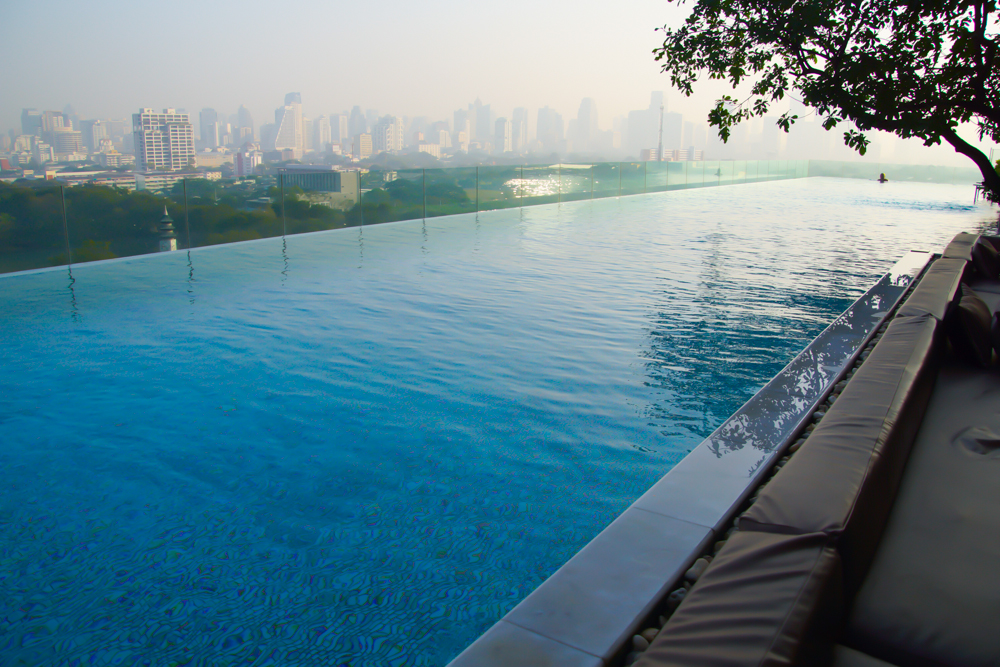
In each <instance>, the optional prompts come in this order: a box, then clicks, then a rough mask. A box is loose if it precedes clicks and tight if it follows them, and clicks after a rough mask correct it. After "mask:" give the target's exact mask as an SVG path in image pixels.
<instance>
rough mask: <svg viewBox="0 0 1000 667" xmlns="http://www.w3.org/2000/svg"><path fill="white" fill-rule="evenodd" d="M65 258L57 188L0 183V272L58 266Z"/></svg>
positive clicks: (63, 234)
mask: <svg viewBox="0 0 1000 667" xmlns="http://www.w3.org/2000/svg"><path fill="white" fill-rule="evenodd" d="M70 238H71V239H72V238H73V236H72V235H71V236H70ZM66 260H67V253H66V235H65V230H64V227H63V215H62V201H61V197H60V192H59V188H58V187H51V186H49V187H39V188H33V187H25V186H22V185H17V184H13V183H10V184H8V183H2V182H0V273H9V272H11V271H26V270H28V269H40V268H44V267H48V266H59V265H61V264H62V265H64V264H66Z"/></svg>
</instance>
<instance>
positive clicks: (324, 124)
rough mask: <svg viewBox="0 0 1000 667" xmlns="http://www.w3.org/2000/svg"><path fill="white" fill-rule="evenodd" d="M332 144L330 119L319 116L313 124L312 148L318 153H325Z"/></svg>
mask: <svg viewBox="0 0 1000 667" xmlns="http://www.w3.org/2000/svg"><path fill="white" fill-rule="evenodd" d="M332 143H333V132H332V130H331V128H330V119H329V118H327V117H326V116H320V117H319V118H317V119H316V120H315V121H314V122H313V147H314V148H315V149H316V150H318V151H326V150H327V148H328V147H329V146H330V144H332Z"/></svg>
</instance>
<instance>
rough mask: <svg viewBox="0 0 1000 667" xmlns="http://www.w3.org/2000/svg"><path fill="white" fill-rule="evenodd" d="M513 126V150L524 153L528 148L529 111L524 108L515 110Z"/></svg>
mask: <svg viewBox="0 0 1000 667" xmlns="http://www.w3.org/2000/svg"><path fill="white" fill-rule="evenodd" d="M511 125H512V127H513V134H512V135H511V146H512V148H511V150H513V151H514V152H515V153H523V152H524V151H525V149H527V147H528V110H527V109H525V108H524V107H518V108H516V109H514V118H513V120H512V121H511Z"/></svg>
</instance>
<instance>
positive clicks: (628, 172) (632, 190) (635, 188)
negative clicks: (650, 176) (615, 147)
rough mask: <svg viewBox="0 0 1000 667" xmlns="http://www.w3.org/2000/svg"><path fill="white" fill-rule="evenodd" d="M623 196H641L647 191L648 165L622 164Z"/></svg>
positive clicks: (643, 163) (639, 163)
mask: <svg viewBox="0 0 1000 667" xmlns="http://www.w3.org/2000/svg"><path fill="white" fill-rule="evenodd" d="M621 173H622V194H623V195H641V194H642V193H644V192H645V191H646V163H645V162H622V163H621Z"/></svg>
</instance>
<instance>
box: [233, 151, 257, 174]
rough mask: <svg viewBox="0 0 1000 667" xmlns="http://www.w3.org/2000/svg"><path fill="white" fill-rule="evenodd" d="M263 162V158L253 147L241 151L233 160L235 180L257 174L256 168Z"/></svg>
mask: <svg viewBox="0 0 1000 667" xmlns="http://www.w3.org/2000/svg"><path fill="white" fill-rule="evenodd" d="M263 161H264V156H263V155H262V154H261V152H260V151H259V150H257V149H256V148H253V147H247V148H244V149H241V150H240V151H239V152H237V153H236V157H235V158H233V175H234V176H236V177H237V178H242V177H244V176H253V175H254V174H256V173H257V167H258V165H260V164H261V163H262V162H263Z"/></svg>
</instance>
